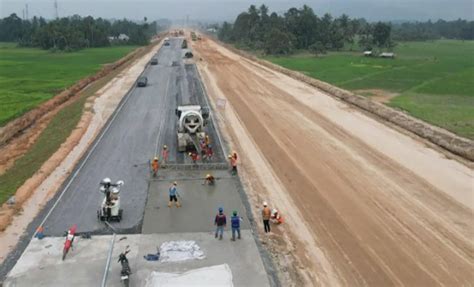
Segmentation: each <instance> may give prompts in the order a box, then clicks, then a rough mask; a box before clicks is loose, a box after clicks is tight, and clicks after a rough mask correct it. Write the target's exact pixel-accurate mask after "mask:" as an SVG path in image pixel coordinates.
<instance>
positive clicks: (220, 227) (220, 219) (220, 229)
mask: <svg viewBox="0 0 474 287" xmlns="http://www.w3.org/2000/svg"><path fill="white" fill-rule="evenodd" d="M214 225H215V226H216V234H215V238H217V235H219V240H222V236H223V234H224V227H225V226H226V225H227V218H226V216H225V214H224V209H223V208H222V207H219V213H218V214H217V215H216V218H215V219H214Z"/></svg>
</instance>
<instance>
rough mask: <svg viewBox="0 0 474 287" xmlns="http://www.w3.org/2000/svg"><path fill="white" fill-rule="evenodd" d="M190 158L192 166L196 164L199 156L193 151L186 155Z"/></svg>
mask: <svg viewBox="0 0 474 287" xmlns="http://www.w3.org/2000/svg"><path fill="white" fill-rule="evenodd" d="M188 155H189V156H190V157H191V160H192V161H193V164H197V161H198V159H199V155H198V154H197V153H196V152H195V151H193V152H190V153H189V154H188Z"/></svg>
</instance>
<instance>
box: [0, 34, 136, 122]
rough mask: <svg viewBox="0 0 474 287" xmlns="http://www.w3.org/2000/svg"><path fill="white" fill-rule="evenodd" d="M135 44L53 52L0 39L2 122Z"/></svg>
mask: <svg viewBox="0 0 474 287" xmlns="http://www.w3.org/2000/svg"><path fill="white" fill-rule="evenodd" d="M135 48H136V47H134V46H113V47H106V48H90V49H84V50H81V51H77V52H72V53H51V52H49V51H45V50H41V49H36V48H18V47H16V46H12V45H11V43H10V44H9V43H0V126H3V125H5V124H6V123H7V122H8V121H10V120H12V119H14V118H17V117H19V116H21V115H22V114H24V113H26V112H27V111H29V110H31V109H33V108H35V107H36V106H38V105H40V104H41V103H43V102H45V101H47V100H49V99H50V98H52V97H53V96H54V95H56V94H57V93H58V92H59V91H61V90H64V89H66V88H67V87H69V86H71V85H72V84H74V83H75V82H76V81H78V80H80V79H82V78H84V77H85V76H87V75H90V74H94V73H95V72H97V71H98V70H100V69H101V68H102V65H104V64H107V63H112V62H115V61H116V60H118V59H120V58H122V57H123V56H125V55H126V54H128V53H129V52H130V51H132V50H133V49H135Z"/></svg>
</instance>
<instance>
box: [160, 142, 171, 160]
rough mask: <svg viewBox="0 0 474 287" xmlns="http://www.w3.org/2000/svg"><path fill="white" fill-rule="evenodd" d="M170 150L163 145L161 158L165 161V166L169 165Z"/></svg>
mask: <svg viewBox="0 0 474 287" xmlns="http://www.w3.org/2000/svg"><path fill="white" fill-rule="evenodd" d="M169 154H170V153H169V150H168V146H167V145H163V149H162V150H161V158H162V160H163V164H167V163H168V158H169Z"/></svg>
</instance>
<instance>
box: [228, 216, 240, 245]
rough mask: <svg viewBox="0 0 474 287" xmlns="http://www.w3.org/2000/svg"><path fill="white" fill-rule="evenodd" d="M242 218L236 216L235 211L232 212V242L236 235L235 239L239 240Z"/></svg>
mask: <svg viewBox="0 0 474 287" xmlns="http://www.w3.org/2000/svg"><path fill="white" fill-rule="evenodd" d="M241 221H242V217H240V216H237V211H236V210H234V212H233V213H232V217H231V218H230V223H231V226H232V241H235V234H236V233H237V238H238V239H240V222H241Z"/></svg>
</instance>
